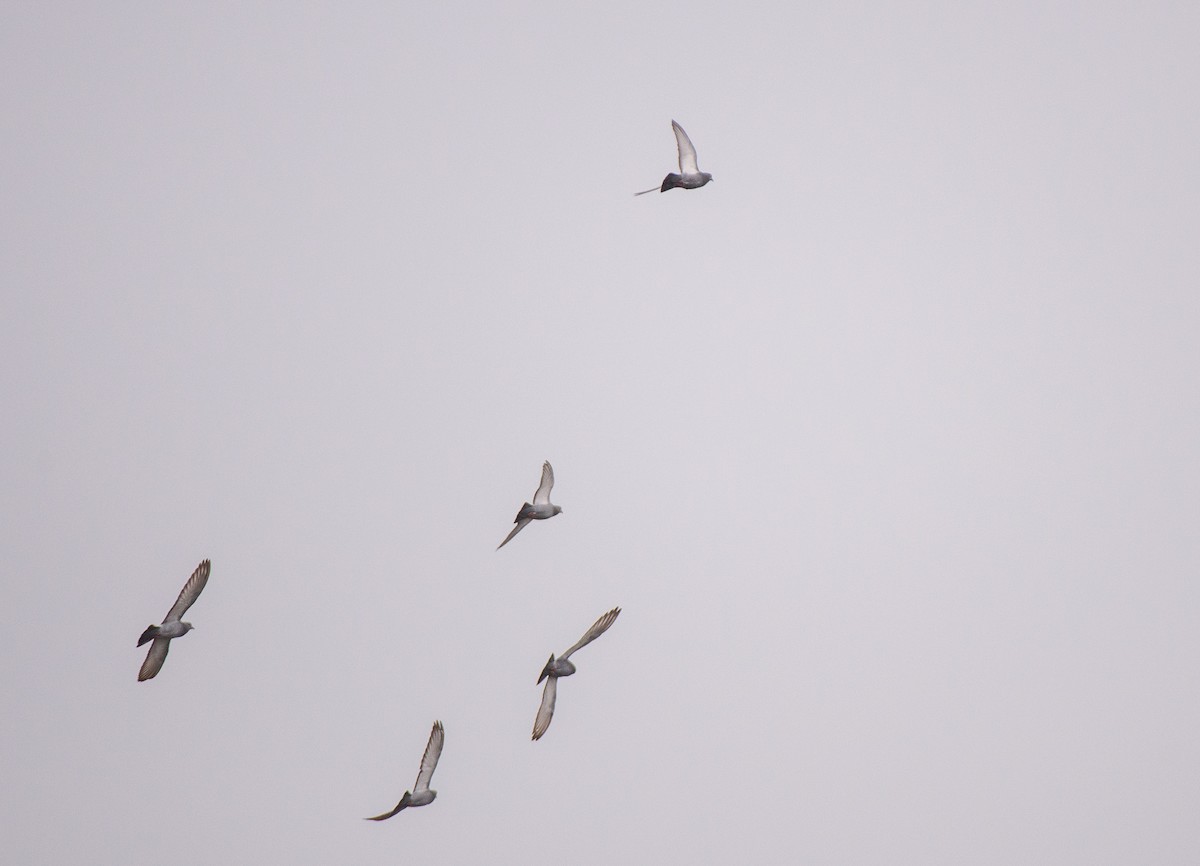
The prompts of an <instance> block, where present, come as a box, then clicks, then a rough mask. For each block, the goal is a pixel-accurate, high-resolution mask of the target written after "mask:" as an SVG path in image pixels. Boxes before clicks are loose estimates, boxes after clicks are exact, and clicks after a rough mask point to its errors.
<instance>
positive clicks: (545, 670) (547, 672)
mask: <svg viewBox="0 0 1200 866" xmlns="http://www.w3.org/2000/svg"><path fill="white" fill-rule="evenodd" d="M552 667H554V653H550V661H548V662H546V666H545V667H544V668H542V675H541V676H540V677H538V683H539V685H540V684H541V682H542V680H544V679H545V678H546V677H548V676H550V674H551V670H550V669H551V668H552Z"/></svg>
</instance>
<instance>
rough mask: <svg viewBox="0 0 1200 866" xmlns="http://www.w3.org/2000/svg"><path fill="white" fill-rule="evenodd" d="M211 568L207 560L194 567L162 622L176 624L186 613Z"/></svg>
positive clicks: (197, 595)
mask: <svg viewBox="0 0 1200 866" xmlns="http://www.w3.org/2000/svg"><path fill="white" fill-rule="evenodd" d="M211 567H212V563H211V562H209V561H208V560H207V559H206V560H204V562H202V563H200V564H199V565H197V566H196V570H195V571H193V572H192V576H191V577H189V578H188V582H187V583H185V584H184V585H183V589H181V590H180V591H179V598H177V599H175V603H174V604H173V605H171V609H170V610H169V611H167V616H166V618H165V619H163V622H178V621H179V620H180V618H181V617H182V616H183V615H184V614H185V613H186V612H187V609H188V608H189V607H191V606H192V605H193V604H195V602H196V599H198V598H199V597H200V593H201V592H202V591H203V590H204V585H205V584H207V583H208V572H209V569H210V568H211ZM163 655H164V656H165V655H166V653H165V652H164V653H163ZM151 676H153V674H151Z"/></svg>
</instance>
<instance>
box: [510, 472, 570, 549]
mask: <svg viewBox="0 0 1200 866" xmlns="http://www.w3.org/2000/svg"><path fill="white" fill-rule="evenodd" d="M552 487H554V469H553V468H552V467H551V466H550V461H549V460H547V461H546V462H545V463H543V464H542V483H541V484H539V485H538V489H537V491H536V492H535V493H534V494H533V504H532V505H530V504H529V503H528V502H526V503H525V504H524V505H522V506H521V510H520V511H518V512H517V516H516V518H514V519H513V523H515V524H517V525H516V526H514V527H513V531H512V532H510V533H509V534H508V537H507V538H505V539H504V540H503V541H501V542H500V547H503V546H504V545H506V544H508V543H509V542H510V541H512V540H513V536H514V535H516V534H517V533H518V532H520V531H521V530H522V529H524V528H525V527H526V526H528V525H529V521H531V520H546V519H548V518H551V517H553V516H554V515H556V514H562V509H561V508H559V507H558V506H557V505H551V504H550V489H551V488H552ZM500 547H497V548H496V549H497V550H499V549H500Z"/></svg>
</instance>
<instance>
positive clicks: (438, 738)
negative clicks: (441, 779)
mask: <svg viewBox="0 0 1200 866" xmlns="http://www.w3.org/2000/svg"><path fill="white" fill-rule="evenodd" d="M445 742H446V731H445V729H444V728H442V723H441V722H434V723H433V730H432V731H430V732H429V742H428V743H426V744H425V754H424V756H422V758H421V771H420V772H419V773H417V784H415V785H413V790H414V791H428V790H429V781H430V780H431V779H432V778H433V771H434V770H436V769H437V764H438V758H440V757H441V756H442V744H443V743H445Z"/></svg>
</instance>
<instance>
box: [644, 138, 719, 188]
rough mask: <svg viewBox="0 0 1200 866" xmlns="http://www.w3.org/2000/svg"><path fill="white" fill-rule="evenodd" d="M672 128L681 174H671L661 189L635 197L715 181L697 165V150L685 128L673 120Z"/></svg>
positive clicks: (695, 186) (699, 185) (696, 186)
mask: <svg viewBox="0 0 1200 866" xmlns="http://www.w3.org/2000/svg"><path fill="white" fill-rule="evenodd" d="M671 128H672V129H673V130H675V143H676V144H678V145H679V174H675V172H671V173H670V174H668V175H667V176H666V177H665V178H663V182H662V186H661V187H652V188H651V189H644V190H642V191H641V192H635V193H634V195H645V194H646V193H648V192H654V190H655V189H657V190H658V191H659V192H666V191H667V190H669V189H674V188H675V187H680V188H681V189H696V188H698V187H702V186H704V185H705V184H706V183H708V182H709V181H710V180H712V179H713V176H712V175H711V174H709V173H708V172H707V171H701V170H700V168H699V166H697V165H696V148H695V147H694V146H693V145H692V140H691V139H690V138H688V134H687V133H686V132H684V131H683V127H682V126H680V125H679V124H678V123H676V122H675V121H673V120H672V121H671Z"/></svg>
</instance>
